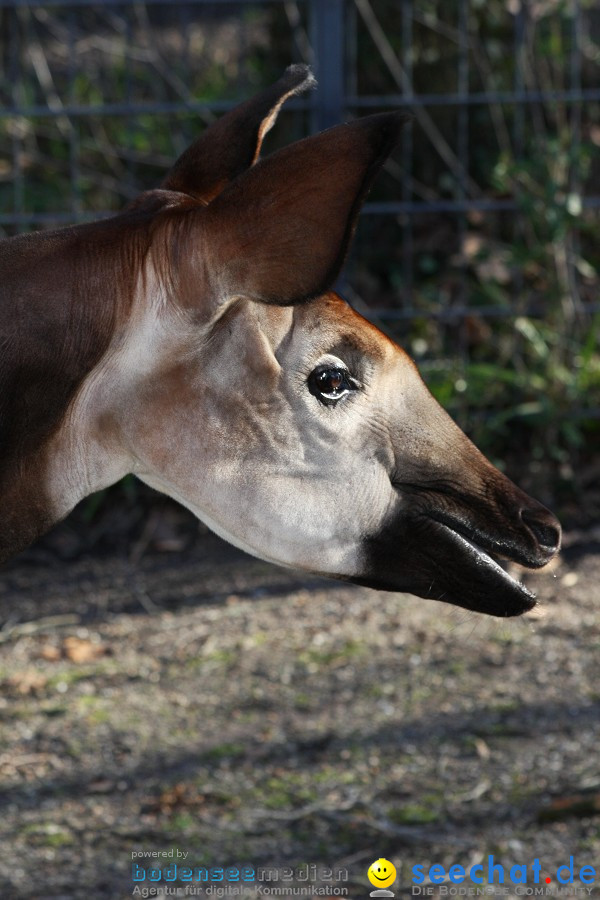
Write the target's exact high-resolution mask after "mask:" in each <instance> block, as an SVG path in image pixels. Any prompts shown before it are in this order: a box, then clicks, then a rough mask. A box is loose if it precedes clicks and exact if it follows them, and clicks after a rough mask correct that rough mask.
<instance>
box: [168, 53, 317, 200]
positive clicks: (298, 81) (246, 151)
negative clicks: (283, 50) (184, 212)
mask: <svg viewBox="0 0 600 900" xmlns="http://www.w3.org/2000/svg"><path fill="white" fill-rule="evenodd" d="M315 84H316V81H315V79H314V77H313V75H312V73H311V71H310V69H309V68H308V66H304V65H295V66H289V68H287V69H286V71H285V73H284V75H283V76H282V77H281V78H280V79H279V81H277V82H275V84H272V85H271V86H270V87H268V88H266V90H264V91H262V92H261V93H260V94H257V95H256V96H255V97H252V98H251V99H250V100H247V101H246V102H245V103H242V104H240V105H239V106H236V107H235V108H234V109H232V110H231V111H230V112H228V113H227V114H226V115H224V116H223V117H222V118H220V119H219V120H218V121H217V122H215V123H214V124H213V125H211V126H210V127H209V128H207V129H206V131H205V132H204V134H202V135H201V137H199V138H198V140H197V141H195V142H194V143H193V144H192V145H191V146H190V147H188V149H187V150H186V151H185V152H184V153H183V154H182V155H181V156H180V157H179V159H178V160H177V162H176V163H175V165H174V166H173V168H172V169H171V171H170V172H169V173H168V175H167V177H166V178H165V180H164V181H163V183H162V187H163V188H164V189H166V190H169V191H178V192H180V193H183V194H188V195H189V196H191V197H194V198H195V199H196V200H200V201H203V202H205V203H210V201H211V200H213V199H214V198H215V197H216V196H217V195H218V194H220V193H221V191H222V190H223V188H224V187H226V185H227V184H228V183H229V182H230V181H232V180H233V179H234V178H236V177H237V176H238V175H239V174H240V173H241V172H244V171H245V170H246V169H247V168H249V167H250V166H251V165H252V164H253V163H254V162H256V160H257V159H258V155H259V153H260V148H261V144H262V142H263V139H264V136H265V135H266V133H267V132H268V131H269V129H270V128H271V127H272V126H273V124H274V122H275V120H276V118H277V115H278V113H279V110H280V109H281V106H282V105H283V103H284V102H285V101H286V100H287V99H288V97H291V96H293V95H294V94H299V93H301V92H302V91H305V90H307V89H308V88H311V87H313V86H314V85H315Z"/></svg>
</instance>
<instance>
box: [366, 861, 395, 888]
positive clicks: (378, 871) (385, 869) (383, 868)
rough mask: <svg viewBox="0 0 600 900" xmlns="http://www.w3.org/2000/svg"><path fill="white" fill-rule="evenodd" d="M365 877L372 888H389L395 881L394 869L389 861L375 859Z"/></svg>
mask: <svg viewBox="0 0 600 900" xmlns="http://www.w3.org/2000/svg"><path fill="white" fill-rule="evenodd" d="M367 877H368V879H369V881H370V882H371V884H372V885H373V886H374V887H378V888H386V887H389V886H390V884H392V882H394V881H395V880H396V867H395V866H394V864H393V863H391V862H390V861H389V859H376V860H375V862H374V863H371V865H370V866H369V869H368V871H367Z"/></svg>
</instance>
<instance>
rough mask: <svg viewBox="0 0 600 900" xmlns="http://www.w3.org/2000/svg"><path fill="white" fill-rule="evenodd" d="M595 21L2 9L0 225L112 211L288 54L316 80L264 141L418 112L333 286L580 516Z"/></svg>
mask: <svg viewBox="0 0 600 900" xmlns="http://www.w3.org/2000/svg"><path fill="white" fill-rule="evenodd" d="M599 34H600V9H599V8H598V5H597V4H596V3H594V2H592V0H527V2H524V0H523V2H522V0H454V2H452V3H447V2H441V0H440V2H438V0H419V2H411V0H402V2H398V0H304V2H300V0H298V2H296V0H268V2H229V0H224V2H206V0H193V2H192V0H189V2H182V3H180V2H170V3H167V2H154V0H149V2H137V0H136V2H133V0H132V2H127V0H125V2H124V0H118V2H117V0H107V2H104V3H101V4H99V3H92V2H88V0H72V2H55V0H49V2H37V0H33V2H30V0H2V2H0V40H1V54H2V66H1V74H0V228H1V230H2V233H3V234H5V235H10V234H14V233H16V232H18V231H23V230H27V229H33V228H40V227H43V228H45V227H51V226H56V225H58V224H64V223H71V222H77V221H84V220H87V219H90V218H96V217H98V216H100V215H109V214H110V213H111V212H114V211H117V210H119V209H121V208H122V207H123V206H124V205H125V204H126V203H127V202H128V201H130V200H131V199H132V198H133V197H135V196H136V195H137V194H138V193H139V192H140V191H142V190H144V189H147V188H149V187H152V186H156V185H157V184H158V183H159V182H160V180H161V178H162V176H163V174H164V172H165V170H166V169H167V168H168V166H169V165H170V164H171V162H172V161H173V159H174V158H175V157H176V156H177V155H178V154H179V153H180V152H181V151H182V150H183V149H184V148H185V147H186V145H187V144H188V143H189V142H190V141H191V140H193V138H194V137H195V136H196V135H197V134H198V133H199V132H200V131H201V129H203V128H204V127H206V126H207V125H208V124H209V123H210V122H211V121H213V119H214V118H215V117H216V116H218V115H219V114H220V113H222V112H223V111H224V110H226V109H228V108H229V107H230V106H231V105H233V104H234V103H235V102H237V101H239V100H241V99H243V98H246V97H248V96H249V95H250V94H251V93H252V92H253V91H256V90H258V89H260V88H261V87H262V86H263V85H265V84H267V83H269V82H270V81H272V80H274V79H276V78H277V77H278V76H279V74H280V73H281V71H282V70H283V68H284V67H285V66H286V65H288V64H289V63H290V62H294V61H304V62H308V63H311V64H312V65H313V66H314V69H315V71H316V74H317V77H318V79H319V90H318V91H316V92H314V93H312V94H310V95H309V96H307V97H303V98H301V99H296V100H294V101H292V102H291V103H289V104H288V105H287V106H286V107H285V108H284V110H283V112H282V114H281V117H280V121H279V123H278V124H277V126H276V129H275V131H274V132H273V133H272V134H271V135H270V136H269V138H268V143H267V146H266V148H265V151H266V152H268V151H269V150H272V149H274V148H276V147H277V146H279V145H282V144H284V143H287V142H289V141H291V140H294V139H297V138H299V137H301V136H304V135H305V134H307V133H311V132H314V131H316V130H319V129H323V128H326V127H328V126H330V125H332V124H335V123H337V122H340V121H343V120H345V119H349V118H351V117H354V116H359V115H364V114H367V113H371V112H375V111H380V110H386V109H390V108H398V107H401V108H405V109H408V110H410V111H411V112H412V114H413V116H414V124H413V126H412V128H409V129H407V130H406V132H405V135H404V140H403V144H402V146H401V148H400V150H399V151H398V152H397V153H396V154H395V156H394V158H393V160H391V161H390V162H388V164H387V165H386V168H385V172H384V174H383V175H382V176H380V177H379V178H378V180H377V183H376V185H375V188H374V190H373V192H372V194H371V196H370V198H369V202H368V203H367V204H366V207H365V210H364V212H363V215H362V217H361V220H360V225H359V228H358V234H357V238H356V241H355V243H354V246H353V250H352V254H351V257H350V259H349V262H348V265H347V266H346V270H345V274H344V277H343V278H342V282H341V285H340V289H341V290H342V292H343V293H344V294H345V296H346V297H347V299H348V300H349V301H350V302H351V303H352V304H353V305H354V306H355V307H356V308H357V309H358V310H359V311H360V312H361V313H363V314H365V315H367V316H368V317H369V318H370V319H372V320H373V321H375V322H376V323H377V324H379V325H380V326H381V327H382V328H384V329H385V330H386V331H387V332H388V333H390V334H391V335H393V336H394V337H395V338H396V339H398V340H399V341H400V342H401V343H402V344H403V345H404V346H405V348H406V349H407V350H408V351H409V353H411V354H412V355H413V357H415V359H416V360H417V362H418V363H419V365H420V368H421V371H422V372H423V374H424V376H425V378H426V380H427V382H428V384H429V385H430V387H431V389H432V390H433V391H434V393H435V394H436V396H437V397H438V398H439V399H440V401H441V402H442V403H443V404H444V405H445V406H446V407H447V408H448V409H449V410H450V411H451V413H452V414H453V415H454V416H455V418H456V419H457V420H458V421H459V423H460V425H461V426H462V427H463V428H465V429H466V430H467V431H468V432H469V434H470V435H471V436H472V437H473V438H474V440H475V441H476V443H477V444H478V445H479V446H480V447H481V448H482V449H483V450H484V452H486V453H487V454H488V455H490V456H491V458H492V459H493V461H494V462H495V463H496V464H498V465H500V466H501V467H503V468H505V469H506V470H507V471H508V472H509V474H510V475H511V476H512V477H514V478H515V479H518V480H519V481H520V482H521V483H522V484H523V486H524V487H525V488H526V489H527V490H529V491H531V492H533V493H534V494H536V495H538V496H540V498H541V499H542V500H544V501H545V502H546V503H548V504H551V505H554V506H557V507H558V509H559V511H560V513H561V515H562V516H563V518H565V520H566V521H567V523H569V522H574V523H577V524H581V523H585V522H591V521H593V520H594V519H596V520H597V519H598V516H599V514H600V301H599V295H598V288H599V275H598V271H599V265H600V215H599V214H600V177H599V176H600V116H599V111H600V77H599V73H600V43H599V40H600V38H599ZM125 489H126V490H129V494H130V496H131V495H132V493H135V491H141V489H138V488H134V487H133V486H132V485H128V486H127V485H126V486H125ZM101 502H103V500H102V499H101V498H100V499H98V498H97V499H96V500H94V501H92V502H91V505H88V507H87V508H88V510H90V509H92V510H93V509H95V507H96V505H98V504H100V503H101Z"/></svg>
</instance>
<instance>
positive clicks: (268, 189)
mask: <svg viewBox="0 0 600 900" xmlns="http://www.w3.org/2000/svg"><path fill="white" fill-rule="evenodd" d="M407 118H408V117H407V116H405V115H402V114H399V113H381V114H379V115H374V116H366V117H364V118H362V119H358V120H356V121H354V122H352V123H350V124H348V125H338V126H336V127H335V128H331V129H329V130H328V131H324V132H322V133H321V134H319V135H316V136H315V137H309V138H306V139H305V140H302V141H298V142H297V143H295V144H291V145H290V146H289V147H286V148H284V149H283V150H279V151H278V152H277V153H273V154H272V155H271V156H268V157H266V158H265V159H263V160H261V161H260V162H258V163H257V164H256V165H255V166H253V167H252V168H251V169H250V170H249V171H247V172H246V173H244V174H243V175H241V176H239V177H238V178H237V179H236V181H234V182H233V184H231V185H230V186H229V187H228V188H227V189H226V190H225V191H224V192H223V193H222V194H221V195H220V197H218V198H217V199H216V200H215V201H214V202H213V203H211V205H210V206H208V207H207V208H206V209H203V210H201V211H199V212H198V213H197V214H195V216H197V222H198V224H200V222H202V223H203V231H204V232H205V233H204V234H203V238H202V241H201V243H202V245H203V248H204V251H203V252H205V253H207V255H208V266H207V269H206V271H207V272H208V277H209V278H210V280H211V283H212V286H213V293H214V294H215V295H216V296H217V297H218V299H219V300H221V301H224V300H226V299H227V298H230V297H233V296H245V297H248V298H250V299H253V300H258V301H262V302H264V303H276V304H280V305H289V304H293V303H299V302H300V301H302V300H307V299H309V298H312V297H316V296H318V295H319V294H322V293H323V292H324V291H326V290H327V289H328V288H329V287H331V285H332V284H333V282H334V281H335V279H336V277H337V275H338V273H339V271H340V269H341V267H342V264H343V261H344V258H345V255H346V251H347V249H348V245H349V242H350V239H351V237H352V234H353V232H354V229H355V226H356V221H357V218H358V213H359V210H360V205H361V203H362V201H363V200H364V197H365V195H366V193H367V191H368V189H369V188H370V186H371V183H372V181H373V179H374V177H375V175H376V173H377V172H378V170H379V168H380V167H381V165H382V164H383V162H384V160H385V159H386V158H387V156H388V155H389V153H390V152H391V150H392V149H393V147H394V146H395V145H396V144H397V142H398V140H399V136H400V131H401V129H402V126H403V125H404V123H405V121H406V119H407ZM192 231H193V229H192ZM190 236H191V239H192V240H193V237H194V236H193V233H192V234H191V235H190ZM198 252H200V248H198V251H196V252H194V250H193V248H190V253H193V255H194V256H196V258H198V257H197V253H198Z"/></svg>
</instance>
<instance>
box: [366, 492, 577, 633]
mask: <svg viewBox="0 0 600 900" xmlns="http://www.w3.org/2000/svg"><path fill="white" fill-rule="evenodd" d="M394 488H395V490H396V491H397V493H398V498H399V503H398V506H397V507H396V509H395V511H394V513H393V514H392V516H391V517H390V518H389V519H388V521H387V522H386V524H385V526H384V528H383V529H382V530H381V531H380V533H379V534H378V535H373V536H372V537H371V538H369V539H368V540H366V541H365V545H364V565H365V568H364V569H363V572H362V573H361V574H360V576H359V577H358V578H353V579H352V580H353V581H358V582H359V583H361V584H367V585H369V586H370V587H376V588H380V589H383V590H392V591H409V592H410V593H413V594H416V595H417V596H419V597H424V598H427V599H432V600H440V601H443V602H444V603H450V604H452V605H454V606H460V607H463V608H464V609H469V610H473V611H474V612H482V613H486V614H488V615H492V616H499V617H509V616H520V615H522V614H523V613H525V612H527V611H528V610H531V609H532V608H533V607H534V606H535V604H536V598H535V595H534V594H533V593H532V592H531V591H530V590H529V589H528V588H526V587H525V585H524V584H522V583H521V582H520V581H518V580H517V579H516V578H513V577H512V575H510V574H509V573H508V572H507V571H506V570H505V568H504V567H503V565H502V564H501V562H500V561H511V562H517V563H519V564H520V565H523V566H526V567H528V568H533V569H535V568H540V567H541V566H543V565H545V564H546V563H547V562H548V561H549V560H550V559H552V557H553V556H555V555H556V553H557V552H558V549H559V546H560V525H559V524H558V521H557V520H556V519H555V517H554V516H553V515H552V513H550V512H549V510H547V509H546V508H545V507H544V506H542V505H541V504H538V503H536V501H534V500H532V499H531V498H530V497H528V496H527V495H526V494H524V493H523V492H522V491H520V490H519V489H518V488H517V487H516V486H514V490H511V491H506V492H505V494H504V495H503V496H504V499H505V502H504V503H503V504H500V505H497V506H496V507H494V506H493V505H491V504H489V502H488V503H487V504H486V503H485V501H484V500H483V498H481V497H477V496H471V497H469V496H467V495H464V494H463V495H462V496H460V499H459V492H458V490H454V491H452V496H450V492H448V491H446V492H444V496H441V492H440V491H436V490H433V491H430V490H428V489H426V488H419V489H415V486H414V485H406V486H405V485H401V484H394ZM511 488H512V486H511ZM507 494H508V495H509V496H510V498H511V499H510V500H507Z"/></svg>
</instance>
